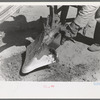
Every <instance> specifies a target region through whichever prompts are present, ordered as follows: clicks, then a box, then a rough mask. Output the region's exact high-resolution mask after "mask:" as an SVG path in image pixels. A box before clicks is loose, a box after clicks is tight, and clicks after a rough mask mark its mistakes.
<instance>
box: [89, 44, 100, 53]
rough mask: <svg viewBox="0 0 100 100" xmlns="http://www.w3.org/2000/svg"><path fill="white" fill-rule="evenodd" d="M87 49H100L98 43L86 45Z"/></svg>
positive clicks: (94, 50) (92, 50) (93, 50)
mask: <svg viewBox="0 0 100 100" xmlns="http://www.w3.org/2000/svg"><path fill="white" fill-rule="evenodd" d="M88 50H89V51H91V52H96V51H100V44H98V43H95V44H92V45H91V46H90V47H88Z"/></svg>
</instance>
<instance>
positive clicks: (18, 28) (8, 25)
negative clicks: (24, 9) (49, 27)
mask: <svg viewBox="0 0 100 100" xmlns="http://www.w3.org/2000/svg"><path fill="white" fill-rule="evenodd" d="M13 18H14V21H5V22H3V23H2V24H0V33H2V32H4V34H5V35H4V37H3V38H2V41H3V43H5V45H3V46H1V47H0V52H2V51H3V50H5V49H7V48H9V47H11V46H23V45H25V46H27V45H29V44H30V41H29V40H27V39H26V38H28V37H31V38H32V39H35V38H36V37H37V36H38V35H39V34H40V33H41V31H42V30H43V21H42V18H40V19H38V20H36V21H32V22H27V20H26V17H25V16H24V15H19V16H16V17H13Z"/></svg>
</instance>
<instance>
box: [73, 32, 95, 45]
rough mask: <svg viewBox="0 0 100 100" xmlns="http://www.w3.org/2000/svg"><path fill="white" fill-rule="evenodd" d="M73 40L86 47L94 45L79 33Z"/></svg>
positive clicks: (88, 38)
mask: <svg viewBox="0 0 100 100" xmlns="http://www.w3.org/2000/svg"><path fill="white" fill-rule="evenodd" d="M74 39H75V40H76V41H78V42H82V43H84V44H87V45H92V44H93V43H94V39H92V38H90V37H86V36H84V35H82V34H80V33H78V34H77V36H76V37H75V38H74Z"/></svg>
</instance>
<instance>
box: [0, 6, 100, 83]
mask: <svg viewBox="0 0 100 100" xmlns="http://www.w3.org/2000/svg"><path fill="white" fill-rule="evenodd" d="M73 10H74V11H76V9H73V8H70V11H69V15H68V17H70V16H71V17H72V16H73V17H74V16H75V14H73ZM48 13H49V9H48V8H47V7H46V6H23V7H22V8H21V9H20V11H19V12H17V13H16V14H14V16H19V15H21V16H20V18H18V19H15V20H14V19H13V18H12V17H10V18H9V19H8V20H7V21H5V22H4V23H2V24H1V25H0V80H1V81H66V82H67V81H71V82H74V81H76V82H83V81H85V82H87V81H89V82H94V81H100V52H90V51H88V50H87V48H88V46H90V45H91V44H92V43H93V42H94V41H93V35H94V29H95V25H96V21H95V20H94V19H92V20H91V21H90V23H89V25H88V26H87V27H88V28H87V29H86V36H83V35H81V34H78V36H77V38H76V42H75V43H73V42H71V41H66V42H65V43H64V44H63V45H61V46H60V47H59V48H58V49H57V53H58V56H59V63H55V64H52V65H50V66H47V67H43V68H41V69H39V70H36V71H34V72H32V73H30V74H28V75H24V76H22V75H20V69H21V65H22V62H23V59H24V58H25V54H24V52H25V51H26V47H27V46H28V45H29V44H30V43H31V42H32V41H33V40H34V39H35V38H36V37H37V36H38V34H39V32H40V30H41V29H39V25H40V26H41V24H39V21H38V19H39V17H40V16H43V17H47V15H48ZM19 22H20V23H21V22H22V23H21V24H19ZM37 25H38V26H37ZM27 26H28V27H29V29H27Z"/></svg>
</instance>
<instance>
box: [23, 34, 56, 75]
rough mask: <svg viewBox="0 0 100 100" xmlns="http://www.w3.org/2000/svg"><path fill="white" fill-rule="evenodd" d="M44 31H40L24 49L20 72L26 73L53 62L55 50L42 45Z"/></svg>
mask: <svg viewBox="0 0 100 100" xmlns="http://www.w3.org/2000/svg"><path fill="white" fill-rule="evenodd" d="M43 38H44V33H41V34H40V35H39V36H38V37H37V38H36V40H35V41H34V42H33V43H31V44H30V45H29V46H28V47H27V49H26V58H25V61H24V64H23V66H22V73H23V74H27V73H29V72H31V71H33V70H35V69H37V68H40V67H42V66H46V65H49V64H52V63H54V62H55V53H54V52H55V51H53V53H52V50H51V49H49V47H48V46H47V45H43V44H42V41H43Z"/></svg>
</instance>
